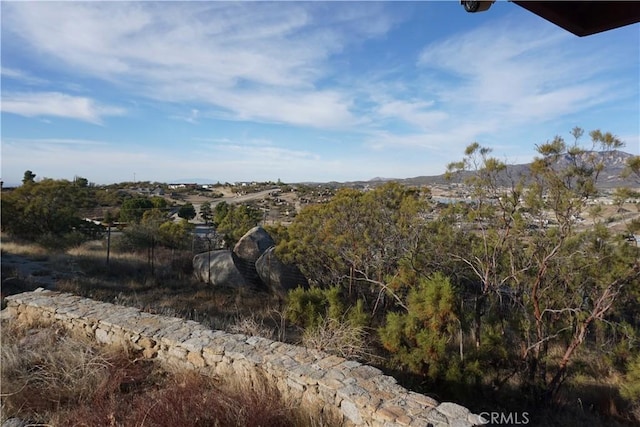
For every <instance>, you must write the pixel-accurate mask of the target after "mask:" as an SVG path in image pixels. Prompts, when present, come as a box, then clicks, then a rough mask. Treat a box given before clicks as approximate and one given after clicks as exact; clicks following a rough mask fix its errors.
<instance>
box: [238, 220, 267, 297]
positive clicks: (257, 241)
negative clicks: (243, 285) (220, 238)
mask: <svg viewBox="0 0 640 427" xmlns="http://www.w3.org/2000/svg"><path fill="white" fill-rule="evenodd" d="M275 245H276V242H275V241H274V240H273V239H272V238H271V236H270V235H269V233H267V232H266V231H265V229H264V228H262V227H260V226H258V227H253V228H252V229H251V230H249V231H247V232H246V233H245V235H244V236H242V237H241V238H240V240H238V243H236V245H235V247H234V248H233V255H234V261H235V264H236V267H237V268H238V270H240V273H241V274H242V276H243V277H244V278H245V279H246V280H247V281H248V282H249V283H251V284H252V285H253V286H256V287H263V286H264V285H263V284H262V281H261V280H260V276H259V275H258V272H257V270H256V261H257V260H258V258H260V256H261V255H262V254H263V253H264V252H265V251H266V250H267V249H269V248H270V247H272V246H275Z"/></svg>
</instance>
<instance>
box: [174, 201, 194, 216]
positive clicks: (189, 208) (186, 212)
mask: <svg viewBox="0 0 640 427" xmlns="http://www.w3.org/2000/svg"><path fill="white" fill-rule="evenodd" d="M178 216H179V217H180V218H183V219H186V220H190V219H193V218H195V217H196V209H195V208H194V207H193V205H192V204H191V203H185V204H184V205H182V206H180V209H178Z"/></svg>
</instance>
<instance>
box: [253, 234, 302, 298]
mask: <svg viewBox="0 0 640 427" xmlns="http://www.w3.org/2000/svg"><path fill="white" fill-rule="evenodd" d="M255 266H256V271H257V272H258V276H259V277H260V280H262V283H264V284H265V285H266V286H267V288H268V289H269V290H270V291H271V292H273V293H274V294H275V295H278V296H279V297H281V298H283V297H284V296H286V294H287V292H288V291H290V290H291V289H295V288H297V287H298V286H302V287H303V288H305V289H307V288H308V287H309V281H308V280H307V278H306V277H304V275H303V274H302V272H301V271H300V269H299V268H298V267H297V266H295V265H291V264H284V263H283V262H282V261H280V259H279V258H278V257H277V256H276V254H275V247H273V246H272V247H270V248H269V249H267V250H266V251H265V252H264V253H263V254H262V255H261V256H260V258H258V260H257V261H256V262H255Z"/></svg>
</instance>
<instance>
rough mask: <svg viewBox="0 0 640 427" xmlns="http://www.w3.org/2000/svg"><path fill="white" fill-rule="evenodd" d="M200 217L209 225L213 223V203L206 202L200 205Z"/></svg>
mask: <svg viewBox="0 0 640 427" xmlns="http://www.w3.org/2000/svg"><path fill="white" fill-rule="evenodd" d="M200 216H201V217H202V220H203V221H204V222H205V223H206V224H209V223H210V222H211V220H212V219H213V211H212V210H211V203H209V202H204V203H203V204H201V205H200Z"/></svg>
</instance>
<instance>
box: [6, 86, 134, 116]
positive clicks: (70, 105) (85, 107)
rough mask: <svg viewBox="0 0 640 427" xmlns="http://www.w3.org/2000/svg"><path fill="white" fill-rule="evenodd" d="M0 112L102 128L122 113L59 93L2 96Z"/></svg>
mask: <svg viewBox="0 0 640 427" xmlns="http://www.w3.org/2000/svg"><path fill="white" fill-rule="evenodd" d="M0 108H1V109H2V112H5V113H13V114H18V115H21V116H26V117H42V116H45V117H63V118H69V119H76V120H82V121H86V122H89V123H94V124H102V121H103V119H104V117H106V116H119V115H122V114H124V113H125V110H124V109H122V108H119V107H113V106H109V105H103V104H100V103H98V102H96V101H95V100H93V99H91V98H86V97H80V96H73V95H68V94H65V93H60V92H9V93H3V94H2V105H1V106H0Z"/></svg>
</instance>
